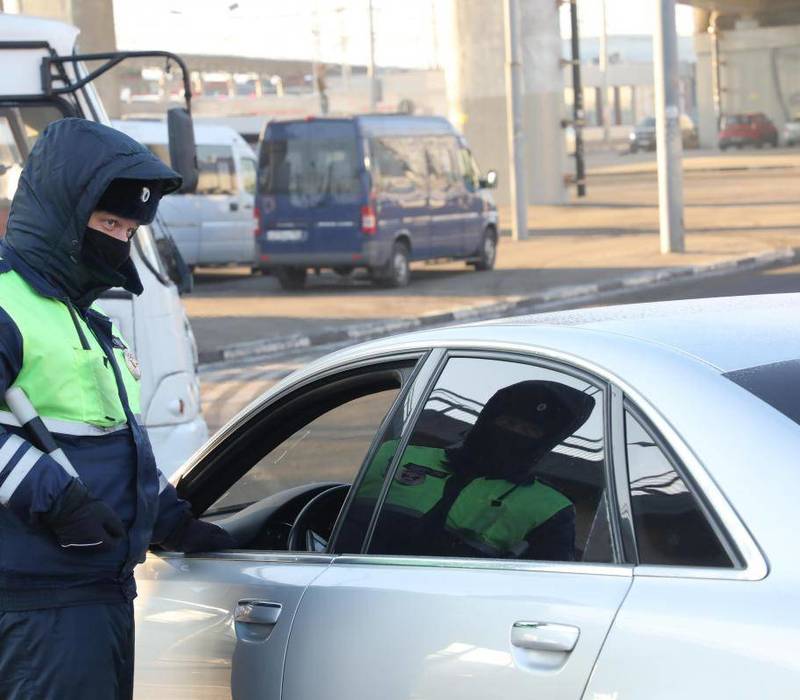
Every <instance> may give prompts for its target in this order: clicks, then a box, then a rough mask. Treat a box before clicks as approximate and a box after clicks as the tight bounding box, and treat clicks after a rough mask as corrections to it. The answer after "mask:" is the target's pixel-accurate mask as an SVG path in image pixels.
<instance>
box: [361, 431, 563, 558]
mask: <svg viewBox="0 0 800 700" xmlns="http://www.w3.org/2000/svg"><path fill="white" fill-rule="evenodd" d="M396 449H397V441H394V440H393V441H390V442H387V443H385V444H383V445H381V447H380V449H379V450H378V452H377V453H376V455H375V459H376V460H378V459H380V460H381V461H383V460H385V461H386V463H387V467H388V463H389V462H390V461H391V457H392V455H393V454H394V452H395V451H396ZM370 471H372V469H370ZM378 471H380V472H381V477H383V475H384V474H385V473H386V472H385V469H383V470H375V472H376V473H377V472H378ZM451 477H452V472H451V471H450V468H449V467H448V466H447V459H446V452H445V450H443V449H440V448H434V447H420V446H417V445H408V447H406V450H405V452H404V453H403V456H402V459H401V460H400V464H399V465H398V468H397V472H396V473H395V475H394V478H393V479H392V483H391V485H390V487H389V492H388V493H387V494H386V501H385V503H384V507H385V508H388V509H395V510H400V511H405V512H408V513H413V514H417V515H419V516H422V515H424V514H425V513H428V512H430V511H431V509H433V507H434V506H435V505H436V504H437V503H438V502H439V501H440V500H441V499H442V496H443V495H444V488H445V484H446V482H447V480H448V479H450V478H451ZM570 506H572V502H571V501H570V500H569V499H568V498H567V497H566V496H564V495H563V494H562V493H560V492H559V491H557V490H556V489H554V488H552V487H551V486H548V485H547V484H544V483H542V482H541V481H534V482H533V483H530V484H518V485H515V484H513V483H511V482H509V481H506V480H504V479H486V478H476V479H473V480H472V481H470V482H469V483H467V484H466V485H465V487H464V488H463V489H462V490H461V493H460V494H459V495H458V497H457V498H456V499H455V501H454V502H453V505H452V506H451V507H450V510H449V511H448V513H447V520H446V523H445V527H446V528H447V529H448V530H450V531H451V532H456V533H459V534H460V535H461V536H462V537H463V538H464V539H465V540H467V541H468V542H470V543H472V544H473V545H474V546H476V547H478V548H481V549H484V550H486V552H487V554H491V553H495V554H499V553H502V554H507V553H514V552H517V551H518V550H520V549H521V548H522V547H524V546H525V540H526V538H527V536H528V535H529V534H530V533H531V532H532V531H533V530H535V529H536V528H537V527H539V525H541V524H543V523H544V522H546V521H547V520H549V519H550V518H551V517H553V516H554V515H555V514H556V513H558V512H560V511H561V510H563V509H564V508H567V507H570Z"/></svg>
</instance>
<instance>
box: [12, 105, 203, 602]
mask: <svg viewBox="0 0 800 700" xmlns="http://www.w3.org/2000/svg"><path fill="white" fill-rule="evenodd" d="M116 178H132V179H141V180H161V181H162V182H161V184H162V188H163V189H164V191H166V192H169V191H173V190H175V189H177V188H178V187H179V186H180V177H179V176H178V175H177V173H175V172H174V171H172V170H171V169H170V168H168V167H167V166H165V165H164V164H163V163H162V162H161V161H160V160H158V159H157V158H156V157H155V156H153V155H152V154H151V153H150V152H149V151H148V150H147V149H146V148H145V147H144V146H142V145H141V144H139V143H137V142H136V141H134V140H133V139H130V138H129V137H127V136H126V135H124V134H122V133H120V132H118V131H116V130H114V129H111V128H109V127H106V126H103V125H100V124H96V123H94V122H89V121H85V120H83V119H63V120H60V121H57V122H54V123H52V124H50V125H49V126H48V127H47V128H46V129H45V130H44V131H43V132H42V134H41V135H40V137H39V139H38V140H37V142H36V145H35V146H34V148H33V150H32V152H31V154H30V157H29V159H28V162H27V163H26V165H25V168H24V169H23V171H22V174H21V176H20V181H19V186H18V189H17V192H16V194H15V196H14V200H13V202H12V206H11V212H10V215H9V220H8V227H7V233H6V238H5V241H4V242H3V245H2V248H0V256H2V260H0V274H9V273H11V272H10V271H12V270H13V273H17V274H18V275H20V276H21V277H22V278H23V279H24V280H25V281H26V282H27V283H28V285H30V287H32V288H33V290H34V291H35V292H36V293H37V294H39V295H42V296H44V297H48V298H52V299H56V300H60V301H62V302H63V303H65V304H66V302H67V299H70V300H71V301H72V303H73V305H74V306H76V307H77V308H78V312H79V313H80V314H81V316H82V317H83V319H84V320H85V321H86V323H87V324H88V326H89V327H90V329H91V331H92V332H93V334H94V336H95V337H96V339H97V340H98V342H99V344H100V346H101V347H102V349H103V351H104V353H105V355H106V356H107V357H108V358H109V361H110V362H111V363H113V366H115V367H116V366H117V365H116V363H115V360H114V354H113V352H112V349H111V347H112V333H111V323H110V321H109V320H108V319H107V318H106V317H104V316H103V315H102V314H100V313H99V312H97V311H96V310H94V309H90V308H88V307H89V305H90V304H91V302H92V301H93V300H94V299H95V298H96V297H97V296H98V295H99V294H100V293H102V292H103V291H105V289H108V288H110V287H112V286H121V287H124V288H125V289H127V290H129V291H131V292H133V293H134V294H139V293H141V291H142V285H141V281H140V280H139V276H138V274H137V272H136V268H135V265H134V263H133V261H131V260H128V261H127V262H126V263H125V264H124V265H123V266H122V267H121V268H120V269H119V270H118V271H116V270H111V269H108V270H101V271H98V270H92V269H88V268H87V266H86V265H84V264H83V262H82V260H81V255H80V253H81V246H82V244H83V235H84V231H85V229H86V224H87V222H88V220H89V216H90V215H91V213H92V211H93V210H94V208H95V205H96V203H97V201H98V200H99V198H100V196H101V195H102V194H103V192H104V191H105V189H106V188H107V187H108V185H109V184H110V183H111V181H112V180H114V179H116ZM13 273H11V274H13ZM2 307H3V300H2V298H0V395H3V394H5V391H6V390H7V388H8V387H9V386H11V385H12V384H13V383H14V380H15V378H16V376H17V374H18V373H19V371H20V368H21V367H22V361H23V353H24V352H25V348H24V344H23V339H22V335H21V333H20V330H19V328H18V327H17V325H16V324H15V322H14V321H13V319H12V318H11V316H10V315H9V314H8V313H6V312H5V311H4V310H3V308H2ZM58 350H59V349H58V348H55V347H54V348H53V352H54V353H58ZM68 356H69V353H65V357H68ZM71 369H72V368H71V366H70V365H69V364H68V362H66V360H65V369H64V371H65V372H69V371H71ZM115 377H116V382H117V389H118V393H119V397H120V400H121V401H122V405H123V408H124V411H125V415H126V417H127V422H128V427H127V429H124V430H119V431H116V432H112V433H109V434H107V435H100V436H80V437H76V436H70V435H59V434H55V435H54V437H55V439H56V442H57V443H58V445H59V446H60V447H61V448H62V449H63V450H64V452H65V453H66V455H67V457H68V458H69V459H70V461H71V462H72V464H73V466H74V467H75V469H76V471H77V472H78V475H79V477H80V479H81V481H82V482H83V483H84V485H85V486H86V487H87V488H88V490H89V492H90V493H91V494H92V496H94V497H95V498H99V499H101V500H103V501H104V502H105V503H106V504H107V505H108V506H109V507H111V508H112V509H113V510H114V512H115V513H116V514H117V515H118V516H119V517H120V519H121V520H122V522H123V524H124V526H125V528H126V531H127V536H126V537H125V538H123V540H122V541H121V542H120V543H119V544H118V545H117V546H116V547H115V548H114V549H112V550H110V551H103V552H99V551H94V550H92V551H88V550H81V551H76V550H75V549H65V548H62V547H60V545H59V544H58V542H57V541H56V540H55V538H54V536H53V535H52V533H51V532H50V531H49V530H47V528H46V527H45V526H44V525H43V524H42V522H41V514H42V513H43V512H46V511H47V510H48V508H49V507H50V505H52V503H53V502H54V501H55V499H57V497H58V496H59V495H60V494H61V493H62V492H63V490H64V489H65V488H66V486H67V485H69V483H71V477H70V476H69V475H68V474H67V472H66V471H64V470H63V468H62V467H61V466H60V465H58V464H57V463H56V462H55V461H54V460H53V459H52V458H50V457H49V456H48V455H46V454H45V455H42V456H41V457H40V458H39V459H38V460H37V461H36V463H35V464H34V465H33V467H32V468H31V469H30V471H28V472H27V475H26V476H25V477H24V479H22V481H21V482H20V483H19V485H18V486H17V487H16V488H15V490H14V491H13V495H12V496H11V498H10V500H9V501H8V503H7V504H6V505H5V507H0V611H3V610H27V609H37V608H45V607H56V606H63V605H74V604H78V603H84V602H85V603H89V602H119V601H125V600H131V599H132V598H133V597H134V596H135V584H134V581H133V569H134V567H135V566H136V564H137V563H139V562H141V561H143V560H144V557H145V554H146V552H147V548H148V546H149V545H150V544H151V543H159V542H162V541H163V540H164V539H166V538H167V537H168V536H169V535H170V534H171V533H172V532H173V531H174V530H175V529H176V528H177V527H178V526H179V525H180V524H181V523H183V522H184V521H185V519H186V518H187V517H189V514H190V513H189V505H188V504H187V503H186V502H185V501H182V500H180V499H179V498H178V496H177V494H176V492H175V489H174V487H172V486H171V485H170V484H169V483H168V482H167V480H166V479H165V478H164V476H163V475H161V473H160V472H159V471H158V470H157V468H156V464H155V459H154V456H153V452H152V449H151V447H150V442H149V440H148V437H147V433H146V431H145V429H144V428H143V427H142V426H140V425H139V424H138V422H137V419H136V418H135V417H134V416H133V414H132V412H131V410H130V406H129V404H128V400H127V396H126V394H125V388H124V385H123V384H122V381H121V375H120V373H119V371H115ZM30 398H31V400H32V401H33V402H34V403H35V397H30ZM0 428H2V432H0V455H3V457H4V459H0V462H2V463H0V488H2V485H3V482H4V479H6V478H7V477H8V475H9V473H11V472H12V471H13V470H14V466H15V464H17V463H18V462H19V461H20V460H21V459H22V456H23V455H24V453H25V446H26V445H28V443H27V441H26V435H25V433H24V431H23V430H22V429H21V428H16V427H13V426H0ZM12 435H16V436H18V437H19V438H22V439H23V441H24V442H23V446H22V447H21V448H19V449H14V450H13V451H12V450H11V449H10V446H11V445H16V444H18V443H19V440H18V439H16V438H12V437H11V436H12ZM9 441H11V442H10V443H9ZM7 443H9V447H8V448H7V449H5V450H4V449H3V448H4V446H6V445H7Z"/></svg>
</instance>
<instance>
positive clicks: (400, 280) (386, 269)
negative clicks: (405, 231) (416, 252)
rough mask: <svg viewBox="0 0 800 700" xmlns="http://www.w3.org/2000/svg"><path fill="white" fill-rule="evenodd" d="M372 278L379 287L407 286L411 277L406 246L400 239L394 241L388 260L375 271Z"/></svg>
mask: <svg viewBox="0 0 800 700" xmlns="http://www.w3.org/2000/svg"><path fill="white" fill-rule="evenodd" d="M373 278H374V280H375V283H376V284H378V285H380V286H381V287H405V286H407V285H408V282H409V280H410V279H411V267H410V264H409V261H408V246H407V245H406V244H405V243H403V242H402V241H395V244H394V245H393V246H392V254H391V255H390V256H389V260H388V262H387V263H386V265H384V266H383V268H381V269H379V270H376V271H375V273H374V275H373Z"/></svg>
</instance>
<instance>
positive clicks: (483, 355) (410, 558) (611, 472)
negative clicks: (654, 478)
mask: <svg viewBox="0 0 800 700" xmlns="http://www.w3.org/2000/svg"><path fill="white" fill-rule="evenodd" d="M458 358H471V359H486V360H499V361H506V362H516V363H519V364H527V365H531V366H533V367H536V368H541V369H546V370H551V371H555V372H559V373H562V374H566V375H567V376H571V377H574V378H575V379H579V380H581V381H586V382H589V383H591V384H593V385H595V386H597V388H598V389H600V390H601V391H602V392H603V449H604V453H605V454H604V460H603V461H604V473H605V478H606V493H607V498H606V509H607V512H608V518H609V532H610V536H611V551H612V555H613V558H614V561H613V562H599V563H598V562H566V561H565V562H560V561H545V560H533V559H531V560H523V559H490V558H484V557H472V558H463V557H430V556H421V555H420V556H416V555H387V554H370V553H369V552H368V549H369V546H370V543H371V540H372V537H373V534H374V532H375V527H376V525H377V522H378V517H379V515H380V512H381V509H382V508H383V505H384V501H385V499H386V495H387V493H388V491H389V487H390V485H391V483H392V481H393V479H394V477H395V474H396V472H397V469H398V466H399V463H400V460H401V458H402V455H403V453H404V452H405V449H406V447H407V446H408V443H409V440H410V439H411V436H412V434H413V431H414V428H415V427H416V424H417V420H418V419H419V414H420V413H421V411H422V408H423V407H424V406H425V404H426V403H427V401H428V399H429V397H430V395H431V392H432V391H433V390H434V388H435V387H436V385H437V382H438V381H439V378H440V377H441V374H442V372H443V371H444V369H445V367H446V366H447V363H448V362H449V361H450V360H452V359H458ZM611 400H612V397H611V385H610V384H609V383H608V382H607V381H606V380H604V379H603V378H602V377H598V376H597V375H596V374H593V373H591V372H587V371H586V370H584V369H581V368H579V367H576V366H575V365H571V364H568V363H565V362H561V361H558V360H554V359H551V358H547V357H542V356H539V355H535V354H527V353H517V352H512V351H500V350H498V351H492V350H483V349H476V350H469V349H460V348H459V349H448V350H446V351H444V352H443V353H442V355H441V357H440V358H439V361H438V364H437V366H436V371H435V372H433V373H432V375H431V377H430V378H429V380H428V384H427V386H426V387H425V391H424V392H423V393H422V395H421V398H420V401H419V404H418V405H417V406H416V407H415V415H414V416H413V417H412V419H410V420H409V422H408V425H406V426H405V429H404V430H403V434H402V436H401V438H400V442H399V444H398V448H397V451H396V453H395V455H394V457H393V458H392V461H391V463H390V465H389V468H388V469H387V471H386V477H385V478H384V482H383V486H382V489H381V493H380V495H379V497H378V500H377V502H376V504H375V507H374V509H373V513H372V518H371V521H370V524H369V528H368V530H367V534H366V536H365V537H364V541H363V543H362V547H361V552H360V553H359V554H358V555H357V557H358V558H364V561H377V562H380V561H392V562H401V563H402V562H410V563H412V564H415V563H417V565H419V564H424V563H427V564H431V563H433V565H434V566H437V565H438V566H443V565H447V566H450V565H453V563H454V562H457V564H456V565H458V566H464V567H467V568H486V567H487V566H489V567H491V566H493V565H494V566H497V567H499V568H520V567H521V568H542V567H544V568H546V569H548V570H569V571H576V570H585V569H584V567H588V568H589V569H591V570H592V571H596V570H598V568H602V567H611V568H612V569H617V568H618V567H619V566H626V567H627V566H630V562H629V561H627V558H626V550H625V549H624V544H623V539H622V531H621V528H620V525H619V522H618V515H617V514H618V508H617V496H616V494H617V491H618V489H617V484H616V480H617V474H618V469H617V467H616V463H615V460H614V453H613V451H612V449H611V445H612V440H611V432H610V431H611V426H612V422H611ZM349 558H350V559H352V558H353V557H349ZM576 567H578V568H577V569H576Z"/></svg>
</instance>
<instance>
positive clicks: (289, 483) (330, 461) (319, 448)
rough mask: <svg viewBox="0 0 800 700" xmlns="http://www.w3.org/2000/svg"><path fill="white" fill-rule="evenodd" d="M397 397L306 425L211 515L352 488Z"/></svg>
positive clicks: (356, 402) (386, 393)
mask: <svg viewBox="0 0 800 700" xmlns="http://www.w3.org/2000/svg"><path fill="white" fill-rule="evenodd" d="M398 391H399V387H398V388H391V389H384V390H382V391H378V392H376V393H373V394H367V395H366V396H360V397H358V398H355V399H352V400H351V401H346V402H345V403H343V404H340V405H338V406H335V407H334V408H332V409H330V410H329V411H327V412H326V413H324V414H323V415H321V416H319V417H318V418H315V419H313V420H312V421H310V422H309V423H307V424H305V425H303V426H302V427H300V428H299V429H298V430H296V431H295V432H294V433H292V434H291V435H290V436H289V437H287V438H286V439H285V440H283V441H282V442H281V443H280V444H279V445H278V446H277V447H275V448H273V449H272V450H270V451H269V452H267V454H265V455H264V456H263V457H262V458H261V459H259V460H258V461H257V462H256V463H255V464H254V465H253V466H252V467H251V468H250V469H249V471H248V472H247V473H246V474H245V475H244V476H242V478H241V479H239V481H237V482H236V483H235V484H234V485H233V486H232V487H231V488H230V489H228V490H227V491H226V492H225V493H224V494H223V495H222V496H221V497H220V498H219V499H218V500H217V501H216V503H214V504H213V505H212V506H211V509H210V512H213V511H215V510H220V509H221V510H229V509H231V508H242V507H244V506H247V505H250V504H251V503H253V502H254V501H258V500H260V499H262V498H266V497H268V496H272V495H273V494H276V493H279V492H280V491H286V490H287V489H291V488H294V487H297V486H302V485H303V484H313V483H316V482H340V483H347V484H349V483H352V481H353V479H354V478H355V476H356V473H357V472H358V468H359V467H360V466H361V462H362V460H363V459H364V456H365V455H366V453H367V449H368V448H369V446H370V443H371V442H372V439H373V437H374V435H375V431H376V430H377V429H378V427H379V426H380V423H381V420H382V419H383V417H384V416H385V415H386V413H387V412H388V411H389V409H390V408H391V406H392V403H393V402H394V400H395V398H396V397H397V392H398Z"/></svg>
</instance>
